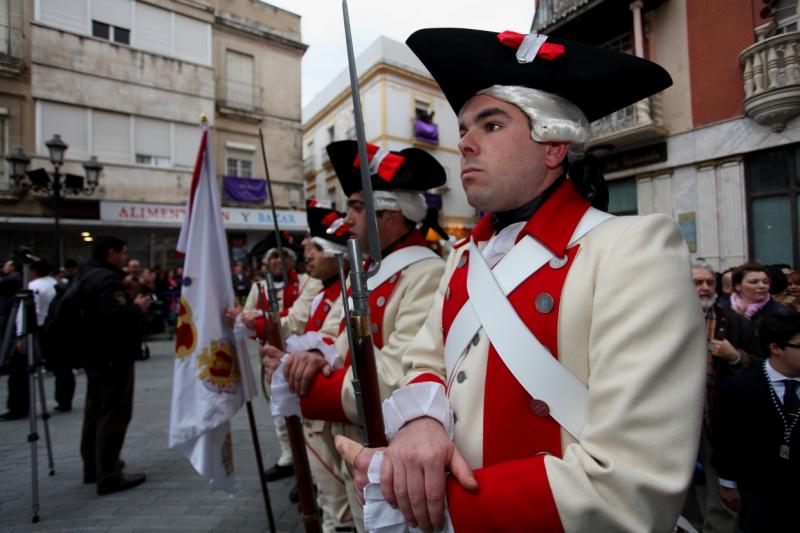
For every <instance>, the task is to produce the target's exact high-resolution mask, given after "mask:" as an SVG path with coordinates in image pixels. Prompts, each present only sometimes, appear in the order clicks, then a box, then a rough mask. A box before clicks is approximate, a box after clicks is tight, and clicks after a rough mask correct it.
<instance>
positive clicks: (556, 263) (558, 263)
mask: <svg viewBox="0 0 800 533" xmlns="http://www.w3.org/2000/svg"><path fill="white" fill-rule="evenodd" d="M567 261H569V257H567V254H564V257H554V258H552V259H551V260H550V268H555V269H559V268H561V267H563V266H564V265H566V264H567Z"/></svg>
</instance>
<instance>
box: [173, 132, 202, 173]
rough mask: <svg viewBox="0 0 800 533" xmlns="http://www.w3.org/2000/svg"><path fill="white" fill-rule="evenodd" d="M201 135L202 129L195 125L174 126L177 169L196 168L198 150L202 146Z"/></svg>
mask: <svg viewBox="0 0 800 533" xmlns="http://www.w3.org/2000/svg"><path fill="white" fill-rule="evenodd" d="M200 135H201V131H200V128H198V127H197V126H195V125H193V124H175V125H174V128H173V146H174V147H175V150H174V154H175V161H174V163H175V167H183V168H194V164H195V160H196V159H197V150H198V148H199V146H200Z"/></svg>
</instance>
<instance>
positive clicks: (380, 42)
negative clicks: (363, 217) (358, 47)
mask: <svg viewBox="0 0 800 533" xmlns="http://www.w3.org/2000/svg"><path fill="white" fill-rule="evenodd" d="M356 70H357V72H358V78H359V91H360V96H361V101H362V109H363V116H364V131H365V136H366V139H367V142H370V143H373V144H376V145H378V146H381V147H382V148H386V149H388V150H402V149H403V148H408V147H411V146H414V147H417V148H421V149H423V150H426V151H428V152H429V153H430V154H432V155H433V156H434V157H435V158H436V159H437V160H438V161H439V163H441V164H442V166H443V167H444V168H445V171H446V173H447V183H446V185H444V186H443V187H440V188H438V189H437V190H435V191H431V194H429V195H428V196H427V200H428V203H429V205H431V206H436V207H438V208H440V222H441V225H442V226H443V227H444V229H445V230H447V232H448V234H450V235H453V236H456V237H461V236H463V235H465V234H466V233H467V232H468V231H469V229H471V228H472V226H473V225H474V224H475V221H476V218H475V215H476V213H475V209H474V208H472V207H471V206H470V205H469V204H468V203H467V200H466V196H465V194H464V190H463V189H462V187H461V180H460V163H459V153H458V124H457V119H456V116H455V113H454V112H453V110H452V109H451V108H450V105H449V104H448V103H447V100H446V99H445V98H444V95H443V94H442V92H441V90H440V89H439V86H438V85H437V84H436V82H435V81H433V78H432V77H431V76H430V74H429V73H428V71H427V70H426V69H425V67H424V66H423V65H422V63H421V62H420V61H419V60H418V59H417V58H416V56H414V54H412V53H411V51H410V50H409V49H408V47H407V46H406V45H405V44H403V43H399V42H397V41H394V40H392V39H389V38H387V37H380V38H378V39H377V40H376V41H375V42H374V43H373V44H372V45H370V46H369V47H368V48H367V49H366V50H365V51H364V52H363V53H361V54H360V55H359V56H358V57H357V58H356ZM303 130H304V133H303V158H304V159H303V170H304V176H305V180H306V181H305V183H306V192H307V194H309V195H310V196H315V197H316V198H318V199H322V200H328V201H330V202H331V203H333V204H334V205H335V206H336V207H337V208H339V209H343V208H344V205H345V198H344V196H343V193H342V189H341V187H340V186H339V184H338V181H337V179H336V176H335V174H334V172H333V169H332V168H331V164H330V161H329V160H328V156H327V152H326V151H325V147H326V146H327V145H328V144H329V143H331V142H333V141H340V140H344V139H355V138H356V134H355V120H354V115H353V100H352V95H351V89H350V78H349V74H348V72H347V71H343V72H342V73H341V74H339V75H338V76H337V77H336V78H335V79H334V80H333V81H331V83H330V84H328V86H327V87H325V89H323V90H322V92H320V94H318V95H317V96H316V97H315V98H314V99H313V100H312V101H311V102H310V103H309V104H308V105H306V106H305V107H304V108H303Z"/></svg>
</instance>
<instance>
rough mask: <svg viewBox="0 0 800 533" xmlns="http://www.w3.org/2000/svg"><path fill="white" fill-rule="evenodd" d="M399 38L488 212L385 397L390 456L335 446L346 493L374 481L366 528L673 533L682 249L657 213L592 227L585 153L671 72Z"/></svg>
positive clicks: (692, 360) (481, 41)
mask: <svg viewBox="0 0 800 533" xmlns="http://www.w3.org/2000/svg"><path fill="white" fill-rule="evenodd" d="M407 43H408V45H409V46H410V47H411V49H412V50H413V51H414V53H415V54H417V56H418V57H419V58H420V59H421V60H422V62H423V63H424V64H425V66H426V67H427V68H428V70H429V71H430V72H431V74H432V75H433V76H434V78H435V79H436V81H437V82H438V83H439V85H440V86H441V88H442V90H443V91H444V93H445V95H446V96H447V98H448V100H449V102H450V104H451V106H452V107H453V109H454V110H455V111H456V113H457V114H458V116H459V128H460V134H461V141H460V143H459V150H460V152H461V167H462V172H461V182H462V185H463V187H464V190H465V192H466V195H467V198H468V200H469V202H470V204H471V205H472V206H474V207H475V208H476V209H478V210H480V211H484V212H486V213H488V214H487V215H486V216H484V217H483V218H482V219H481V220H480V221H479V222H478V224H477V225H476V227H475V228H474V230H473V231H472V233H471V235H470V236H469V237H468V238H467V239H465V240H464V241H462V242H460V243H459V244H458V245H457V246H456V248H455V249H454V251H453V253H452V254H451V255H450V257H449V258H448V262H447V267H446V272H445V275H444V278H443V279H442V283H441V284H440V285H439V288H438V291H437V292H436V297H435V299H434V302H433V308H432V311H431V314H430V316H429V317H428V319H427V320H426V322H425V325H424V327H423V328H422V330H421V331H420V333H419V335H418V336H417V338H416V339H415V340H414V341H413V343H412V344H411V346H409V348H408V350H407V351H406V354H405V355H404V359H403V368H404V371H405V378H404V383H405V384H406V386H405V387H403V388H401V389H399V390H398V391H396V392H395V393H394V394H393V396H392V398H391V399H390V400H388V401H386V402H384V409H383V411H384V422H385V427H386V430H387V436H388V437H389V439H390V445H389V447H388V448H387V449H386V450H383V451H380V452H379V453H376V450H364V449H363V448H362V447H361V446H360V445H358V444H355V443H353V442H348V441H346V440H345V439H341V438H340V439H339V440H338V441H337V447H338V448H339V451H340V452H341V453H342V454H343V455H344V456H345V459H346V460H347V461H348V463H349V464H350V465H354V467H355V472H354V476H355V479H356V481H357V483H358V484H359V486H363V485H365V484H366V483H367V482H370V483H372V484H374V485H375V486H373V487H367V490H366V491H365V493H364V494H365V495H366V500H367V506H366V513H367V523H368V527H370V528H376V527H385V526H387V525H396V526H398V527H400V528H401V530H402V527H403V526H404V523H407V524H411V525H417V526H419V527H421V528H422V529H426V530H430V529H432V528H440V527H446V528H448V529H451V530H456V531H526V532H528V531H537V532H559V531H567V532H612V531H613V532H620V531H627V532H643V531H648V532H667V531H672V530H673V528H674V526H675V524H676V521H677V520H678V514H679V511H680V508H681V504H682V503H683V495H684V493H685V491H686V488H687V486H688V484H689V481H690V479H691V474H692V470H693V467H694V463H695V458H696V453H697V443H696V439H697V438H698V436H699V432H700V418H701V413H702V398H703V391H704V384H703V368H704V365H705V357H704V352H705V343H704V338H703V331H702V329H703V322H702V320H701V317H700V315H699V312H698V310H697V308H696V305H693V301H692V295H693V291H692V284H691V277H690V264H689V255H688V250H687V247H686V244H685V242H684V240H683V238H682V236H681V233H680V231H679V229H678V227H677V225H676V224H675V222H674V221H673V220H671V219H670V218H668V217H666V216H663V215H650V216H643V217H635V216H634V217H612V216H610V215H608V214H606V213H604V212H603V211H602V209H604V207H605V206H604V204H606V205H607V198H608V197H607V189H605V184H604V182H603V179H602V174H601V173H600V172H599V171H595V170H593V168H592V165H591V161H590V159H588V158H585V157H582V156H581V154H580V152H581V148H582V145H583V144H584V143H585V142H586V141H588V139H589V137H590V130H589V122H590V121H593V120H597V119H599V118H601V117H603V116H605V115H607V114H609V113H612V112H614V111H616V110H618V109H620V108H623V107H626V106H628V105H631V104H633V103H635V102H636V101H638V100H640V99H642V98H645V97H647V96H650V95H651V94H653V93H655V92H658V91H660V90H663V89H665V88H666V87H668V86H669V85H671V79H670V77H669V75H668V74H667V73H666V71H664V70H663V69H662V68H661V67H659V66H657V65H655V64H653V63H650V62H649V61H646V60H642V59H639V58H636V57H634V56H631V55H627V54H621V53H617V52H614V51H611V50H607V49H600V48H595V47H591V46H587V45H582V44H579V43H573V42H568V41H564V40H560V39H555V38H547V37H545V36H540V35H535V34H531V35H527V36H526V35H520V34H513V33H510V32H505V33H503V34H497V33H493V32H484V31H477V30H461V29H429V30H420V31H418V32H416V33H414V34H413V35H412V36H411V37H410V38H409V39H408V41H407ZM592 204H594V205H596V206H598V207H600V208H601V209H596V208H594V207H592ZM653 287H663V288H664V290H662V291H659V292H658V298H656V299H654V298H653ZM370 463H372V465H371V468H370V470H371V471H372V475H369V474H368V472H367V470H366V468H367V465H370ZM376 470H377V471H379V472H380V473H379V474H375V471H376ZM448 471H449V472H450V473H451V474H452V475H451V476H449V477H446V472H448ZM377 485H380V490H379V491H377V492H378V494H379V495H380V494H381V493H382V498H380V497H378V498H376V497H375V493H376V490H375V489H377V488H378V487H377ZM383 500H385V501H383ZM386 502H388V504H387V503H386ZM371 506H375V507H376V508H378V509H382V510H383V511H386V512H385V513H384V514H383V515H381V514H380V512H378V513H374V516H373V513H372V511H371V508H370V507H371ZM392 507H396V509H393V508H392ZM392 513H394V515H395V516H394V521H392V520H391V519H390V520H389V521H388V523H387V521H386V520H383V519H382V518H386V517H389V515H391V514H392ZM390 518H391V517H390Z"/></svg>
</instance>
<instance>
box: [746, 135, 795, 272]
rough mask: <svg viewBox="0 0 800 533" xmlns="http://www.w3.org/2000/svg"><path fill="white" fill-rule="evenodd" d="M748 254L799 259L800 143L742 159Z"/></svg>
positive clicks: (775, 260)
mask: <svg viewBox="0 0 800 533" xmlns="http://www.w3.org/2000/svg"><path fill="white" fill-rule="evenodd" d="M745 183H746V189H747V206H748V222H749V224H748V229H749V233H750V239H749V243H750V257H751V258H752V259H755V260H756V261H758V262H760V263H763V264H776V263H787V264H794V265H797V264H798V263H800V261H799V260H800V242H798V235H800V227H798V223H799V222H800V220H798V213H799V212H800V144H796V145H792V146H789V147H781V148H778V149H775V150H768V151H764V152H757V153H754V154H750V155H748V156H747V158H746V159H745Z"/></svg>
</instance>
